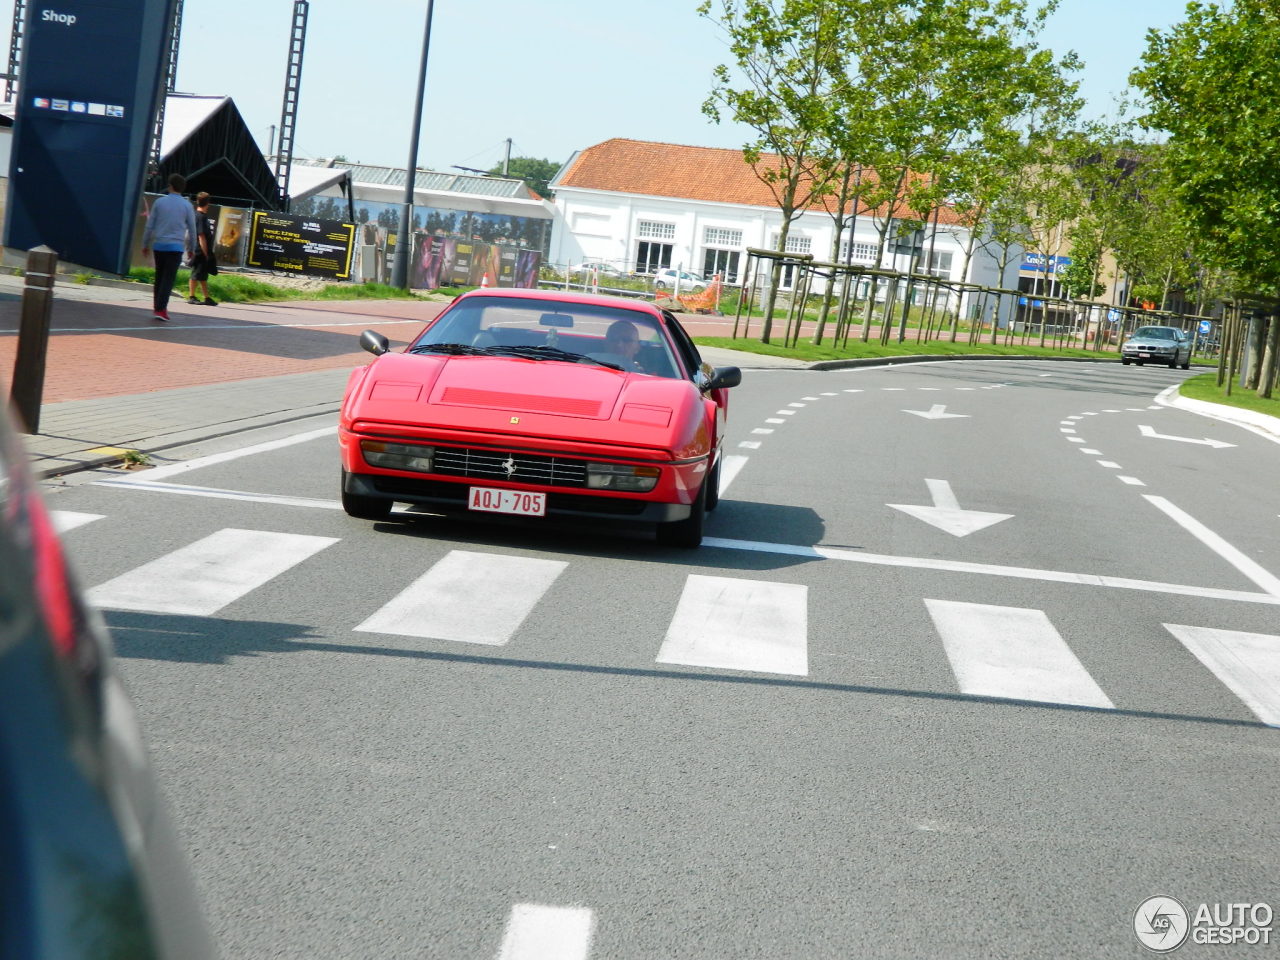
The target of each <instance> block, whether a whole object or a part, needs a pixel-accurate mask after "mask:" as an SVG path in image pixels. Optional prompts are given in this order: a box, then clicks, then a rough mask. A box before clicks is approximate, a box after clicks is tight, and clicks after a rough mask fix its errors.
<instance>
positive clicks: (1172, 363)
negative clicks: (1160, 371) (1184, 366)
mask: <svg viewBox="0 0 1280 960" xmlns="http://www.w3.org/2000/svg"><path fill="white" fill-rule="evenodd" d="M1169 369H1170V370H1177V369H1178V361H1177V360H1170V361H1169Z"/></svg>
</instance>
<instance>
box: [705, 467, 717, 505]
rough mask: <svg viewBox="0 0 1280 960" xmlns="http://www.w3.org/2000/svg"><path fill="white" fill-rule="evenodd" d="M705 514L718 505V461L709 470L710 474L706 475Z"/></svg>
mask: <svg viewBox="0 0 1280 960" xmlns="http://www.w3.org/2000/svg"><path fill="white" fill-rule="evenodd" d="M706 486H707V513H710V512H711V511H712V510H714V509H715V508H716V506H717V505H718V504H719V503H720V461H719V460H717V461H716V465H715V466H714V467H712V468H711V472H710V473H709V474H707V480H706Z"/></svg>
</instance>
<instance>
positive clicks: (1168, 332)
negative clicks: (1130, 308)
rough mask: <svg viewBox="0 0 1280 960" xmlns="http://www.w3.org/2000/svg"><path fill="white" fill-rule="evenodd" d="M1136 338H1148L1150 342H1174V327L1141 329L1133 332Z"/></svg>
mask: <svg viewBox="0 0 1280 960" xmlns="http://www.w3.org/2000/svg"><path fill="white" fill-rule="evenodd" d="M1133 335H1134V336H1135V337H1146V338H1147V339H1148V340H1173V339H1174V335H1173V328H1172V327H1139V328H1138V329H1137V330H1135V331H1134V332H1133Z"/></svg>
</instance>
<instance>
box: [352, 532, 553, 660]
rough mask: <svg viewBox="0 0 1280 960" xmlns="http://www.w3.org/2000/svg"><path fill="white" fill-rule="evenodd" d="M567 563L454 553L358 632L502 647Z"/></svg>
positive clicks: (464, 551)
mask: <svg viewBox="0 0 1280 960" xmlns="http://www.w3.org/2000/svg"><path fill="white" fill-rule="evenodd" d="M568 565H569V564H568V563H566V562H564V561H562V560H537V559H534V558H532V557H511V556H505V555H502V554H495V553H473V552H471V551H469V550H451V551H449V553H447V554H445V555H444V557H443V558H441V559H440V560H439V561H438V562H437V563H436V564H435V566H433V567H432V568H431V569H430V570H428V571H427V572H426V573H424V574H423V575H422V576H421V577H419V578H418V579H417V580H415V581H414V582H413V583H412V584H410V585H409V586H408V587H407V588H406V589H405V590H404V591H403V592H401V593H400V594H399V595H398V596H397V597H395V599H393V600H391V602H389V603H388V604H386V606H384V607H382V608H381V609H380V610H378V611H377V612H376V613H374V614H373V616H371V617H369V619H367V620H365V621H364V622H363V623H362V624H360V625H359V626H358V627H356V630H358V631H360V632H363V633H393V634H396V635H397V636H402V637H429V638H432V639H435V640H456V641H458V642H460V643H484V644H488V645H490V646H494V647H500V646H503V645H504V644H506V643H507V642H508V641H509V640H510V639H511V638H512V637H513V636H514V635H515V632H516V630H518V629H519V627H520V624H522V623H523V622H524V619H525V617H527V616H528V615H529V611H531V610H532V609H533V607H534V605H535V604H536V603H537V602H538V600H539V599H541V597H542V595H543V594H544V593H546V592H547V590H548V589H550V587H551V585H552V584H553V583H555V580H556V577H558V576H560V574H561V573H562V572H563V571H564V569H565V567H567V566H568Z"/></svg>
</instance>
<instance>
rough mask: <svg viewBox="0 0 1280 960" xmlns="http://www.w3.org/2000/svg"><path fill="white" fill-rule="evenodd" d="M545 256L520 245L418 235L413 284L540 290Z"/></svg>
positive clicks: (417, 286)
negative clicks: (539, 279)
mask: <svg viewBox="0 0 1280 960" xmlns="http://www.w3.org/2000/svg"><path fill="white" fill-rule="evenodd" d="M541 263H542V254H541V253H539V252H538V251H537V250H524V249H521V248H520V247H517V246H512V245H506V244H497V243H477V242H475V241H471V240H459V239H457V238H455V237H442V236H431V235H430V234H418V235H417V236H416V237H415V238H414V256H413V262H412V264H411V272H410V275H409V285H410V286H411V287H413V288H414V289H417V290H435V289H438V288H439V287H455V286H456V287H480V286H489V287H536V286H537V285H538V267H539V266H540V265H541Z"/></svg>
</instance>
